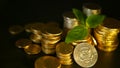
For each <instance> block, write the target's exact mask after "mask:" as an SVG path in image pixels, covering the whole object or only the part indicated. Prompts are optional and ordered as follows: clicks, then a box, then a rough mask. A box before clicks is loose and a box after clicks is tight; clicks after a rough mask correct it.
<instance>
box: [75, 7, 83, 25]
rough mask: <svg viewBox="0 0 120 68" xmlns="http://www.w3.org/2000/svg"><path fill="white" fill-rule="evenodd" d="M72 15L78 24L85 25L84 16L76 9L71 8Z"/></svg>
mask: <svg viewBox="0 0 120 68" xmlns="http://www.w3.org/2000/svg"><path fill="white" fill-rule="evenodd" d="M73 13H74V15H75V16H76V18H77V20H78V21H79V22H80V24H82V25H85V15H84V14H83V13H82V12H81V11H80V10H78V9H75V8H73Z"/></svg>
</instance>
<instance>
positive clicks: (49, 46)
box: [41, 42, 56, 49]
mask: <svg viewBox="0 0 120 68" xmlns="http://www.w3.org/2000/svg"><path fill="white" fill-rule="evenodd" d="M41 45H42V46H43V47H44V48H46V49H47V48H48V49H50V48H55V47H56V44H46V43H44V42H41Z"/></svg>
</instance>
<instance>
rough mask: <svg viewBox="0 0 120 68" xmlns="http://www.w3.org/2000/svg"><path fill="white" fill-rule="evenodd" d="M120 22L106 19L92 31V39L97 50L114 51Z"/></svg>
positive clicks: (117, 42)
mask: <svg viewBox="0 0 120 68" xmlns="http://www.w3.org/2000/svg"><path fill="white" fill-rule="evenodd" d="M119 28H120V22H119V21H118V20H116V19H114V18H106V19H105V20H104V21H103V24H101V25H99V26H98V27H97V28H95V29H94V37H95V39H96V40H97V42H98V48H99V49H101V50H103V51H114V50H115V49H116V48H117V46H118V44H119V41H118V33H119Z"/></svg>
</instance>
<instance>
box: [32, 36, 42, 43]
mask: <svg viewBox="0 0 120 68" xmlns="http://www.w3.org/2000/svg"><path fill="white" fill-rule="evenodd" d="M30 39H31V40H32V41H33V42H34V43H41V40H42V36H41V35H38V34H31V35H30Z"/></svg>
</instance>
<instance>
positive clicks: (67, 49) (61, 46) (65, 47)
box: [56, 42, 73, 56]
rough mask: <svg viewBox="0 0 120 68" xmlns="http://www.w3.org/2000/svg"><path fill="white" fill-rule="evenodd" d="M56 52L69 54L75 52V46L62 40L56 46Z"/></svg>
mask: <svg viewBox="0 0 120 68" xmlns="http://www.w3.org/2000/svg"><path fill="white" fill-rule="evenodd" d="M56 52H57V53H59V54H61V55H65V56H68V55H70V54H72V52H73V46H72V45H71V44H66V43H65V42H60V43H58V44H57V46H56Z"/></svg>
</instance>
